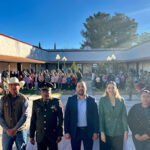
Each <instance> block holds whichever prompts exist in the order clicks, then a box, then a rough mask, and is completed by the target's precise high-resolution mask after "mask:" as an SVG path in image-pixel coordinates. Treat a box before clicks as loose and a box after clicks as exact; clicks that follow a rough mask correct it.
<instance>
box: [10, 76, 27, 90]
mask: <svg viewBox="0 0 150 150" xmlns="http://www.w3.org/2000/svg"><path fill="white" fill-rule="evenodd" d="M9 84H18V85H19V86H20V88H22V87H23V86H24V84H25V82H24V81H20V82H19V80H18V78H16V77H11V78H10V80H9V82H8V85H9Z"/></svg>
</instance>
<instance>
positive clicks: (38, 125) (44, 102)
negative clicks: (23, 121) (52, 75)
mask: <svg viewBox="0 0 150 150" xmlns="http://www.w3.org/2000/svg"><path fill="white" fill-rule="evenodd" d="M51 88H52V84H50V83H45V84H44V87H43V88H42V89H41V95H42V98H40V99H38V100H35V101H34V102H33V108H32V117H31V123H30V142H31V144H34V143H35V141H34V137H35V133H36V142H37V147H38V150H47V148H49V150H58V143H59V142H60V141H61V137H62V135H63V128H62V125H63V111H62V104H61V101H60V100H59V99H57V98H52V92H51Z"/></svg>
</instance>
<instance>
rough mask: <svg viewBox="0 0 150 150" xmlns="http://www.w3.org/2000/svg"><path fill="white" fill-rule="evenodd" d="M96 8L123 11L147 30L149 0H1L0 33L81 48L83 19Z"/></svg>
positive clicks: (149, 26)
mask: <svg viewBox="0 0 150 150" xmlns="http://www.w3.org/2000/svg"><path fill="white" fill-rule="evenodd" d="M98 11H102V12H106V13H110V14H111V15H113V14H114V13H115V12H119V13H125V14H126V15H128V16H129V17H132V18H135V19H136V21H137V22H138V23H139V26H138V33H142V32H148V31H150V21H149V20H150V15H149V14H150V1H149V0H21V1H20V0H14V1H12V0H0V33H3V34H6V35H9V36H12V37H15V38H17V39H20V40H22V41H25V42H28V43H30V44H33V45H38V42H39V41H40V42H41V45H42V47H43V48H53V45H54V43H55V42H56V45H57V48H80V43H81V42H82V40H83V38H82V36H81V34H80V31H81V30H82V29H84V27H83V22H85V19H86V18H87V17H89V16H90V15H93V14H94V13H97V12H98Z"/></svg>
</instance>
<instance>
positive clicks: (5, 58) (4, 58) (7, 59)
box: [0, 55, 45, 64]
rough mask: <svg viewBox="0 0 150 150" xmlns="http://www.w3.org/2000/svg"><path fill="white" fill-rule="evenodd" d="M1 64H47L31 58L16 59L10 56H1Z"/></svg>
mask: <svg viewBox="0 0 150 150" xmlns="http://www.w3.org/2000/svg"><path fill="white" fill-rule="evenodd" d="M0 61H1V62H20V63H42V64H43V63H45V61H41V60H36V59H31V58H24V57H15V56H8V55H0Z"/></svg>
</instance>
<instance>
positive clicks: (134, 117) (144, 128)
mask: <svg viewBox="0 0 150 150" xmlns="http://www.w3.org/2000/svg"><path fill="white" fill-rule="evenodd" d="M128 124H129V127H130V129H131V131H132V138H133V142H134V144H135V147H136V150H150V138H149V139H148V140H145V141H138V140H137V139H136V138H135V135H136V134H139V135H143V134H147V135H148V136H149V137H150V106H149V107H147V108H143V107H142V104H141V103H140V104H135V105H134V106H133V107H132V108H131V109H130V111H129V114H128Z"/></svg>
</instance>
